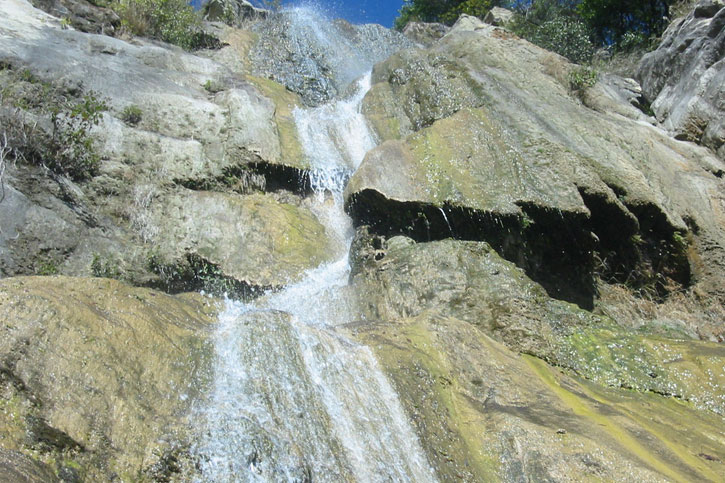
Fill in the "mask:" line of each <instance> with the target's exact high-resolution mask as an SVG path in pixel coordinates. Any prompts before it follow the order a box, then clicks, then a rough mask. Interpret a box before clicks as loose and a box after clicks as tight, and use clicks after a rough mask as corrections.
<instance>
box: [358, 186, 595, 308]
mask: <svg viewBox="0 0 725 483" xmlns="http://www.w3.org/2000/svg"><path fill="white" fill-rule="evenodd" d="M519 206H520V207H521V209H522V211H523V212H524V215H521V214H514V213H511V214H496V213H491V212H485V211H480V210H474V209H471V208H467V207H461V206H456V205H451V204H447V203H446V204H444V205H443V206H435V205H433V204H426V203H417V202H402V201H396V200H390V199H387V198H385V196H383V195H382V194H380V193H379V192H377V191H375V190H370V189H368V190H363V191H361V192H359V193H356V194H355V195H353V196H352V197H351V198H350V199H349V200H348V203H347V204H346V210H347V212H348V213H349V214H350V216H351V217H352V219H353V222H354V224H355V226H356V227H359V226H361V225H367V226H368V227H369V232H370V233H371V234H373V235H377V236H383V237H386V238H387V237H392V236H396V235H404V236H407V237H410V238H412V239H413V240H415V241H417V242H428V241H435V240H441V239H445V238H453V239H456V240H472V241H485V242H487V243H488V244H490V245H491V246H492V247H493V249H494V250H496V252H497V253H498V254H499V255H500V256H502V257H503V258H505V259H507V260H509V261H511V262H513V263H515V264H516V265H517V266H518V267H520V268H522V269H523V270H524V271H525V272H526V273H527V275H528V276H529V277H530V278H532V279H533V280H535V281H536V282H538V283H540V284H541V285H542V286H543V287H544V288H545V289H546V291H547V293H548V294H549V295H550V296H551V297H553V298H557V299H561V300H566V301H569V302H574V303H576V304H578V305H579V306H581V307H582V308H586V309H592V308H593V305H594V295H595V286H594V277H593V256H592V250H593V246H594V240H593V239H592V237H591V235H590V234H589V231H588V230H586V229H585V227H586V221H587V220H586V215H585V214H584V213H571V212H561V211H559V210H552V209H548V208H544V207H540V206H536V205H534V204H529V203H521V204H520V205H519Z"/></svg>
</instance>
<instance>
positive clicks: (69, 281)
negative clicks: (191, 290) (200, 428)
mask: <svg viewBox="0 0 725 483" xmlns="http://www.w3.org/2000/svg"><path fill="white" fill-rule="evenodd" d="M218 311H219V305H217V303H216V302H215V301H213V300H211V299H204V298H203V297H201V296H199V295H198V294H193V295H191V294H189V295H183V296H177V297H172V296H169V295H166V294H163V293H159V292H155V291H153V290H148V289H142V288H133V287H129V286H127V285H125V284H122V283H120V282H117V281H115V280H103V279H94V278H70V277H14V278H10V279H4V280H0V317H1V318H2V320H3V321H4V322H3V326H2V328H1V329H0V333H2V337H0V391H2V394H1V395H0V404H2V410H0V442H1V443H0V444H1V445H2V448H3V449H2V450H0V480H2V481H28V482H36V481H56V479H55V478H54V475H53V473H55V475H57V476H59V477H60V478H59V479H60V480H61V481H113V480H117V479H120V480H124V481H128V480H134V481H139V480H141V481H172V479H173V478H174V477H176V478H178V479H177V480H176V481H189V480H190V479H193V478H192V475H193V474H194V471H195V470H194V462H193V461H192V458H191V454H190V445H191V443H193V441H194V439H193V435H192V431H193V428H194V424H192V423H191V422H190V421H191V420H192V419H191V418H192V417H193V416H194V412H193V405H194V402H195V401H198V400H199V398H200V397H201V395H202V393H203V392H205V391H206V390H207V384H208V383H209V382H210V381H209V377H210V376H211V371H212V364H213V347H212V345H211V340H210V339H211V336H212V333H213V332H212V331H213V328H214V325H215V322H216V316H217V313H218ZM34 460H40V461H42V462H43V463H46V464H47V465H49V466H50V468H48V467H47V466H46V465H43V464H41V463H39V462H37V461H34Z"/></svg>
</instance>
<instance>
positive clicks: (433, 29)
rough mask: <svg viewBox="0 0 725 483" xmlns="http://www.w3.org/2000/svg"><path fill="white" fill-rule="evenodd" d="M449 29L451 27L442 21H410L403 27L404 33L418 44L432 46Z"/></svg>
mask: <svg viewBox="0 0 725 483" xmlns="http://www.w3.org/2000/svg"><path fill="white" fill-rule="evenodd" d="M449 30H450V27H448V26H446V25H443V24H442V23H426V22H408V24H407V25H406V26H405V28H404V29H403V35H405V36H406V37H408V38H409V39H410V40H412V41H413V42H415V43H416V44H418V45H421V46H424V47H430V46H431V45H433V43H434V42H436V41H437V40H438V39H440V38H441V37H443V36H444V35H445V34H446V33H447V32H448V31H449Z"/></svg>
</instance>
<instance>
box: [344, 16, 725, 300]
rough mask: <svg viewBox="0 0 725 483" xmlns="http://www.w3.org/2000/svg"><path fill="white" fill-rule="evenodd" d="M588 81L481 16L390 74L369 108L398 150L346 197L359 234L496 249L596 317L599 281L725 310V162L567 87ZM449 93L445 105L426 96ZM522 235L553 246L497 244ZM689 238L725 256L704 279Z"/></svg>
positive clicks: (356, 181) (384, 68) (380, 158)
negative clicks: (681, 295) (718, 201)
mask: <svg viewBox="0 0 725 483" xmlns="http://www.w3.org/2000/svg"><path fill="white" fill-rule="evenodd" d="M574 68H575V66H574V65H572V64H569V63H567V62H566V61H565V60H564V59H563V58H561V57H558V56H556V55H555V54H552V53H550V52H547V51H545V50H543V49H540V48H538V47H536V46H533V45H532V44H529V43H528V42H525V41H522V40H521V39H518V38H517V37H515V36H513V35H511V34H510V33H508V32H506V31H505V30H502V29H500V28H496V27H492V26H488V25H484V24H482V23H480V22H478V21H477V20H475V19H472V18H470V17H466V18H464V19H462V20H461V21H460V22H459V25H457V26H454V28H453V29H451V31H450V32H448V33H447V34H446V35H445V36H444V37H443V38H442V39H440V40H439V41H437V42H435V43H433V44H432V46H431V47H429V48H428V49H419V50H414V51H406V52H404V53H400V54H398V55H396V56H394V57H392V58H391V59H390V60H388V61H387V62H384V63H381V64H378V66H376V69H375V72H374V75H373V78H374V80H375V82H376V84H374V85H373V87H372V89H371V91H370V93H369V94H368V95H367V97H366V99H365V103H364V106H365V113H366V115H367V116H368V118H369V119H370V120H371V125H372V126H373V127H374V128H375V129H376V130H377V132H378V135H379V136H380V137H381V138H382V139H383V140H386V142H384V143H382V144H381V145H380V146H379V147H378V148H376V149H374V150H372V151H371V152H370V153H368V155H367V157H366V159H365V160H364V161H363V163H362V165H361V167H360V169H359V170H358V172H357V173H356V174H355V175H354V176H353V177H352V179H351V181H350V185H349V186H348V189H347V190H346V201H347V207H348V210H349V212H350V213H351V215H352V217H353V219H354V220H355V223H356V224H357V225H364V224H368V225H371V228H372V229H373V230H374V231H376V232H378V233H380V234H382V235H386V236H389V235H391V234H392V235H395V234H405V235H408V236H413V237H414V238H416V239H417V240H421V241H427V240H430V239H440V238H445V237H454V238H460V239H474V240H486V241H489V242H491V244H492V245H494V247H496V249H497V250H499V252H500V253H502V254H503V255H504V256H505V257H506V258H507V259H509V260H512V261H515V262H516V263H517V264H519V266H521V267H523V268H526V269H527V273H528V274H529V275H530V276H532V277H533V278H535V279H536V280H537V281H539V282H541V283H542V284H543V285H544V286H545V287H546V288H547V290H548V292H549V294H550V295H551V296H554V297H556V298H560V299H565V300H569V301H575V302H577V303H578V304H579V305H581V306H583V307H588V308H591V307H592V305H593V301H592V295H593V294H594V293H595V292H596V287H595V285H594V275H595V274H596V275H599V276H601V277H602V278H603V279H605V280H613V281H617V282H620V283H625V282H626V283H628V284H630V285H631V286H632V287H634V288H636V289H639V288H646V289H647V290H650V291H652V292H654V293H656V294H657V295H658V296H663V295H666V294H667V293H668V292H670V291H671V290H672V287H676V286H680V287H688V286H690V285H691V284H693V283H696V284H698V287H700V288H702V289H703V290H704V291H706V292H708V293H710V294H713V295H715V296H717V297H721V296H722V294H721V290H720V289H719V288H718V287H720V286H722V283H721V279H720V275H717V274H715V273H714V272H713V271H711V270H708V269H707V268H706V267H707V266H712V265H717V266H721V265H722V253H723V249H722V247H723V246H724V245H725V233H724V232H723V229H722V227H723V226H725V220H723V219H722V213H721V210H719V209H718V208H717V206H716V205H713V204H712V203H711V202H710V199H711V197H712V196H713V195H714V193H716V192H717V191H718V190H719V188H718V185H719V183H720V181H719V179H718V178H717V176H713V174H717V173H719V172H720V171H721V170H722V167H723V165H722V162H721V161H719V160H718V159H717V158H716V157H714V156H713V155H712V154H710V153H708V152H707V150H705V149H702V148H699V147H697V146H692V145H688V144H685V143H680V142H677V141H675V140H672V139H671V138H669V137H667V136H666V134H665V133H664V132H662V131H659V130H657V129H655V128H654V127H652V126H649V125H647V124H646V123H644V122H642V121H639V120H638V119H639V118H638V117H637V116H634V115H628V117H623V116H622V115H621V114H619V112H624V111H625V110H624V108H623V109H618V108H613V107H610V108H607V109H603V110H602V112H597V111H594V110H591V109H589V108H587V107H586V106H584V105H582V104H581V101H580V100H579V98H578V97H577V96H576V95H573V94H572V93H571V92H570V90H569V86H568V81H567V77H568V74H569V72H570V71H571V70H572V69H574ZM413 73H421V76H420V78H418V77H416V76H415V75H413ZM438 88H440V89H441V91H442V93H441V96H428V97H427V96H426V92H427V91H429V90H433V91H435V90H436V89H438ZM443 91H444V92H443ZM601 95H604V94H601ZM601 95H600V97H601ZM607 102H608V103H609V104H607V105H610V106H611V104H612V103H614V104H616V103H617V102H620V103H621V102H626V101H621V100H616V99H615V98H612V99H609V100H608V101H607ZM629 107H630V108H631V107H632V106H629ZM627 112H628V111H627ZM718 166H719V168H718ZM435 211H438V212H439V213H438V214H435V213H434V212H435ZM398 213H400V214H401V215H402V216H398V217H397V218H398V219H396V218H395V215H396V214H398ZM418 213H422V214H423V215H424V216H416V215H417V214H418ZM411 215H412V216H411ZM507 216H513V217H515V218H518V223H516V220H511V221H510V222H508V223H507V222H506V220H505V218H506V217H507ZM486 217H490V218H493V219H494V220H497V221H498V225H499V229H495V227H494V225H495V222H494V223H489V224H488V225H487V224H486V222H485V218H486ZM419 218H420V219H419ZM423 218H425V219H423ZM452 218H454V219H455V218H458V222H456V221H455V220H452ZM557 220H558V221H560V223H559V224H557V223H556V221H557ZM516 224H518V225H520V226H521V225H523V226H522V228H524V230H523V232H524V233H525V232H526V230H527V229H531V227H533V229H534V232H533V233H532V235H531V236H530V237H529V238H530V239H531V240H537V241H540V243H539V244H538V245H533V246H526V244H525V243H522V242H521V241H519V245H520V246H523V247H526V248H528V249H522V250H509V251H506V250H504V249H502V248H501V247H500V245H501V243H500V241H499V240H498V239H499V238H501V237H502V236H506V234H507V233H509V232H515V231H516V230H517V227H516V226H515V225H516ZM547 225H548V226H547ZM411 226H412V229H411ZM613 226H618V227H619V226H621V227H622V229H621V230H620V229H616V230H614V229H612V227H613ZM471 227H478V230H476V229H472V228H471ZM537 228H540V231H538V232H537V231H535V230H536V229H537ZM519 231H521V230H519ZM556 233H565V234H562V235H561V239H556V238H550V237H551V236H552V234H556ZM592 233H593V234H594V236H592V235H591V234H592ZM689 234H692V235H694V236H693V238H692V239H691V240H693V243H694V244H695V245H699V244H703V245H708V246H713V245H714V246H717V247H718V249H715V250H705V251H703V252H702V255H703V256H705V257H707V258H708V260H709V263H706V264H704V266H705V268H702V269H701V268H700V267H699V266H698V265H697V263H696V260H694V259H693V258H692V257H689V258H688V251H687V248H688V247H687V244H684V245H682V244H677V243H676V240H677V239H683V240H688V239H690V238H688V235H689ZM547 237H549V238H547ZM524 238H526V236H524ZM547 249H548V250H549V251H548V252H547ZM554 260H556V261H557V262H556V263H557V265H558V266H553V267H552V266H551V265H550V266H546V265H544V266H542V263H544V264H545V263H547V262H548V263H549V264H551V263H553V261H554ZM537 272H538V273H537ZM551 272H554V273H556V275H555V278H557V279H558V280H559V281H560V282H561V281H562V280H563V279H566V278H569V279H570V280H571V285H574V286H579V287H584V286H588V289H586V290H583V293H579V294H576V293H571V292H572V290H571V287H569V288H568V289H567V288H566V287H561V286H552V284H550V283H547V280H546V279H545V277H543V276H542V274H546V273H551ZM673 283H674V284H673ZM559 285H561V283H559Z"/></svg>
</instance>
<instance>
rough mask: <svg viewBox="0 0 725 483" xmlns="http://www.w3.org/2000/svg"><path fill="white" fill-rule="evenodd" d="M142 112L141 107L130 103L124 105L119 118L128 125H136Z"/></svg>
mask: <svg viewBox="0 0 725 483" xmlns="http://www.w3.org/2000/svg"><path fill="white" fill-rule="evenodd" d="M142 114H143V112H142V111H141V108H140V107H138V106H136V105H133V104H132V105H129V106H126V107H125V108H124V109H123V111H121V120H122V121H123V122H125V123H126V124H128V125H129V126H136V125H138V123H140V122H141V117H142Z"/></svg>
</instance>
